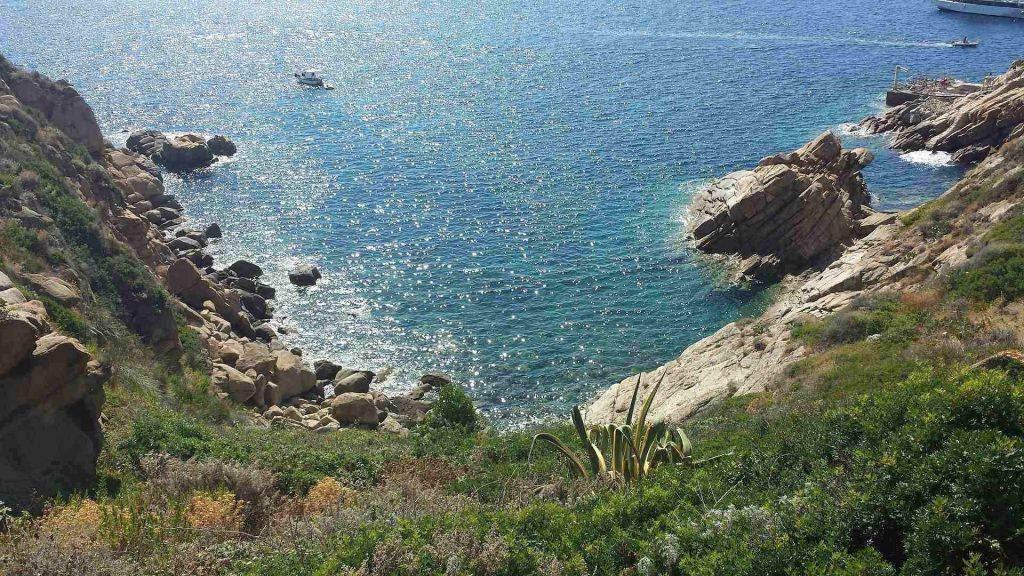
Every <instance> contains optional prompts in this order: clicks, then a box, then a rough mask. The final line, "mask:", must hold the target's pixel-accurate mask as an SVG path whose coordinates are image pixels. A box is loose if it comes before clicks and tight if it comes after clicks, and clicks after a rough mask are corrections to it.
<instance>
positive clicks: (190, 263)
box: [0, 56, 451, 507]
mask: <svg viewBox="0 0 1024 576" xmlns="http://www.w3.org/2000/svg"><path fill="white" fill-rule="evenodd" d="M236 151H237V146H236V145H235V144H234V143H233V142H231V141H230V140H229V139H228V138H226V137H224V136H220V135H218V136H214V137H212V138H204V137H202V136H199V135H194V134H185V135H181V136H176V137H174V138H168V137H167V136H165V135H163V134H161V133H159V132H156V131H153V130H146V131H142V132H138V133H135V134H132V135H131V136H130V137H129V142H128V146H126V147H125V148H116V147H114V146H112V145H110V144H109V143H107V142H105V141H104V139H103V136H102V134H101V132H100V128H99V125H98V123H97V122H96V118H95V116H94V115H93V112H92V110H91V109H90V107H89V106H88V104H87V103H86V102H85V101H84V99H82V97H81V96H80V95H79V94H78V92H77V91H76V90H75V89H74V88H73V87H72V86H71V85H70V84H68V83H67V82H63V81H57V82H55V81H53V80H50V79H49V78H47V77H45V76H43V75H40V74H38V73H34V72H28V71H26V70H24V69H21V68H19V67H17V66H15V65H13V64H11V63H10V62H8V61H7V60H6V59H4V58H3V57H2V56H0V173H3V175H4V179H2V180H0V225H2V226H3V227H4V230H5V240H4V241H5V242H7V243H6V244H5V246H6V247H8V248H9V249H11V252H8V253H4V254H2V256H3V264H4V271H2V272H0V342H2V343H3V346H2V348H3V350H0V396H2V398H3V402H2V403H0V404H2V409H0V442H2V443H3V444H4V446H5V451H4V453H3V455H0V486H3V487H4V489H3V491H2V493H0V499H3V500H4V502H6V503H8V504H11V505H14V506H16V507H23V506H27V505H29V504H30V503H32V502H38V501H39V499H40V498H43V497H48V496H50V495H52V494H54V493H55V492H56V491H57V489H58V487H75V486H79V487H80V486H88V485H90V484H91V482H92V481H93V475H94V473H95V463H96V458H97V457H98V455H99V452H100V448H101V446H102V443H103V426H102V424H101V420H102V410H103V405H104V385H105V383H107V382H108V381H109V380H111V379H112V374H111V366H110V365H108V364H107V363H106V362H105V361H104V359H103V358H102V357H101V356H102V355H103V352H102V351H101V352H97V351H94V349H92V348H90V347H89V346H87V345H86V344H85V343H84V342H86V341H92V342H94V343H104V342H106V341H107V339H108V338H109V335H107V334H104V333H102V331H101V330H100V329H98V328H97V327H96V326H94V325H90V324H88V323H86V322H85V321H84V320H83V319H84V316H83V314H82V312H83V311H84V310H85V309H86V308H90V309H94V310H95V309H100V308H103V309H104V310H105V311H104V312H103V313H104V314H109V313H111V312H114V313H115V314H116V315H117V316H118V317H119V318H118V320H119V321H120V322H122V323H123V325H124V326H125V327H127V328H129V329H130V330H131V331H132V332H134V333H135V334H136V335H137V336H138V338H139V339H140V340H141V343H142V344H143V345H145V346H147V347H148V351H145V352H143V353H144V354H154V358H152V359H151V361H152V363H153V364H154V365H155V364H157V363H159V362H162V361H164V359H172V360H174V359H177V358H179V357H180V356H182V354H183V344H182V342H183V341H185V340H186V339H187V338H185V336H186V335H185V334H183V331H191V332H193V333H194V334H195V336H196V337H197V338H198V340H199V342H200V343H201V345H202V347H204V348H205V349H206V350H207V351H208V362H209V365H208V366H206V367H204V368H203V369H204V370H205V371H206V372H207V373H208V376H209V381H210V382H211V384H212V385H211V392H212V393H215V394H216V395H217V396H219V397H220V398H222V399H223V400H225V401H230V402H233V403H236V404H239V405H244V406H247V407H249V408H250V409H251V423H252V424H254V425H256V426H288V427H296V428H301V429H304V430H309V431H311V432H312V431H315V432H318V433H328V432H331V431H335V430H339V429H341V428H343V427H359V428H363V429H372V430H381V431H386V432H390V433H395V434H401V435H405V434H407V433H408V430H409V428H411V427H413V426H416V425H417V424H419V423H420V422H422V421H423V420H424V418H425V416H426V413H427V411H428V410H429V409H430V408H431V406H432V403H433V402H434V400H435V398H436V391H437V390H438V389H439V388H441V387H442V386H444V385H446V384H450V383H451V380H450V378H448V377H447V376H445V375H443V374H436V373H430V374H425V375H423V377H422V378H421V379H420V381H419V382H418V384H417V385H416V386H415V388H413V389H412V390H410V391H409V392H408V393H407V394H404V395H398V396H393V397H388V396H386V395H384V394H383V393H381V392H379V391H377V390H374V389H373V384H374V383H375V382H380V381H382V380H383V379H384V378H385V377H386V373H385V372H381V373H374V372H373V371H369V370H365V369H363V368H362V367H349V366H340V365H338V364H336V363H333V362H331V361H330V360H328V359H323V360H317V361H316V362H310V361H309V360H308V359H307V358H305V357H304V356H303V353H302V350H301V349H299V348H294V347H289V346H287V345H286V344H285V343H284V342H283V341H282V339H281V338H280V334H279V332H278V331H277V330H275V329H274V328H273V326H272V325H271V324H270V323H269V322H268V321H269V320H271V319H272V318H273V313H274V311H273V299H274V298H275V296H276V293H277V289H276V288H275V287H273V286H270V285H268V284H266V283H264V282H262V281H261V276H262V269H261V267H260V266H259V265H258V264H256V263H253V262H248V261H245V260H238V261H235V262H233V263H231V264H230V265H228V266H218V265H217V263H216V262H214V259H213V257H212V256H211V255H210V254H209V253H208V252H207V251H206V248H207V247H208V246H209V244H210V243H211V242H216V241H217V238H220V237H221V236H222V235H223V233H224V232H223V231H222V230H221V228H220V226H219V225H218V224H216V223H210V224H208V225H206V226H202V227H196V226H193V225H192V224H191V223H190V222H189V220H188V218H187V216H186V215H185V214H184V211H183V208H182V205H181V204H180V203H179V202H178V200H177V199H176V198H175V197H174V196H173V195H170V194H167V191H166V189H165V187H164V182H163V175H162V172H161V170H168V171H179V172H187V171H189V170H196V169H204V168H210V167H211V166H213V167H214V168H213V169H216V168H215V163H216V161H217V159H218V158H220V157H223V156H229V155H232V154H234V153H236ZM25 167H30V168H31V169H28V168H25ZM58 232H59V233H58ZM62 252H63V253H62ZM320 276H321V273H320V270H319V269H318V268H316V267H315V266H313V265H309V264H306V265H301V266H298V267H296V269H295V270H293V271H292V273H291V274H290V275H289V277H290V281H291V283H293V284H295V285H296V286H310V285H313V284H315V283H316V281H317V280H318V279H319V278H320ZM101 293H102V294H101ZM101 348H102V347H101V346H99V345H97V346H96V350H99V349H101Z"/></svg>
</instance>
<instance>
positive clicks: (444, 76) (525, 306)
mask: <svg viewBox="0 0 1024 576" xmlns="http://www.w3.org/2000/svg"><path fill="white" fill-rule="evenodd" d="M964 35H967V36H970V37H972V38H975V37H978V38H981V39H982V41H983V44H982V46H981V48H979V49H976V50H957V49H953V48H949V47H948V46H946V45H944V43H945V42H948V41H949V40H950V39H953V38H958V37H962V36H964ZM1022 38H1024V22H1017V21H1012V20H1003V19H995V18H987V17H974V16H966V15H954V14H947V13H940V12H939V11H938V10H936V9H935V8H934V7H933V5H932V4H931V3H930V2H928V1H926V0H890V1H888V2H877V1H876V0H846V1H840V0H836V1H830V2H820V1H810V0H778V1H774V2H765V1H763V0H678V1H675V2H650V1H636V0H625V1H615V2H611V1H608V0H577V1H571V2H570V1H566V0H538V1H537V2H516V1H510V0H474V1H467V0H449V1H439V0H329V1H328V0H313V1H305V0H303V1H300V0H260V1H254V0H249V1H243V0H236V1H231V0H203V1H199V0H185V1H180V2H166V1H164V0H117V1H113V0H87V1H86V0H60V1H57V0H22V1H11V0H0V51H2V52H3V53H4V54H6V55H7V56H8V57H10V58H11V59H13V60H14V61H16V62H18V63H21V64H23V65H26V66H28V67H31V68H34V69H38V70H40V71H42V72H44V73H46V74H49V75H51V76H56V77H64V78H67V79H69V80H70V81H72V82H73V83H74V84H75V85H76V86H77V87H78V89H79V90H80V91H81V92H82V93H83V94H84V96H85V97H86V98H87V99H88V101H89V102H90V103H91V104H92V106H93V108H94V109H95V111H96V114H97V116H98V118H99V120H100V122H101V124H102V126H103V128H104V130H105V132H106V133H107V134H108V136H109V137H110V138H111V139H112V140H118V139H122V140H123V138H124V133H123V131H124V130H128V129H134V128H138V127H155V128H159V129H161V130H164V131H169V132H179V131H192V130H199V131H203V132H208V133H223V134H226V135H229V136H230V137H231V138H233V139H234V140H235V141H236V142H237V143H238V145H239V147H240V150H241V151H240V153H239V154H238V156H237V157H236V158H235V159H233V160H232V161H231V162H228V163H223V164H218V165H216V166H214V167H213V168H212V169H210V170H208V171H204V172H202V173H199V174H195V175H191V176H187V177H185V178H176V177H168V178H167V184H168V188H169V189H170V190H171V192H173V193H174V194H177V195H178V196H179V198H180V199H181V201H182V203H183V204H184V205H185V207H186V209H187V211H188V213H189V215H190V216H191V217H192V218H193V219H194V220H195V221H196V222H199V223H206V222H211V221H217V222H219V223H220V224H221V225H222V226H223V228H224V229H225V230H226V236H225V238H224V239H223V240H221V241H220V242H219V243H217V244H215V245H214V247H213V252H214V254H215V255H216V257H217V258H218V260H219V261H220V262H221V263H222V264H226V263H228V261H229V260H231V259H234V258H238V257H245V258H249V259H251V260H253V261H256V262H259V263H261V264H262V265H263V266H264V269H265V270H266V271H267V275H268V278H269V280H270V281H271V282H272V283H273V284H275V285H276V286H277V287H278V300H277V302H276V309H277V314H278V317H279V319H280V320H281V323H282V324H283V325H285V326H288V327H290V328H291V329H292V330H291V333H290V334H289V335H288V337H287V338H288V340H289V341H290V342H292V343H294V344H296V345H299V346H301V347H303V348H304V349H305V350H306V351H307V355H308V356H309V357H311V358H319V357H331V358H335V359H338V360H341V361H342V362H344V363H345V364H346V365H352V366H357V367H365V368H370V369H378V370H379V369H381V368H383V367H385V366H393V367H394V368H395V372H394V374H393V375H392V377H391V378H390V379H389V380H388V382H387V383H386V386H387V387H390V388H391V389H401V388H403V387H407V386H408V385H409V384H410V383H411V382H413V381H414V380H415V379H416V377H417V376H418V375H419V374H420V373H421V372H422V371H424V370H427V369H442V370H446V371H449V372H451V373H452V374H454V375H455V376H457V377H458V379H459V380H461V381H462V382H464V383H466V384H468V385H469V386H471V392H472V395H473V396H474V398H475V399H476V401H477V402H478V404H479V405H480V407H481V408H482V409H484V410H485V411H487V412H488V413H489V414H490V415H491V417H492V418H493V419H494V420H495V421H496V422H497V423H498V424H500V425H506V426H507V425H515V424H519V423H523V422H528V421H531V420H534V419H537V418H545V417H548V416H550V415H553V414H559V415H560V414H564V411H565V410H566V408H567V406H569V405H570V404H572V403H574V402H579V401H584V400H586V399H588V398H589V397H591V396H592V395H593V394H594V393H595V392H596V391H597V390H599V389H601V388H602V387H604V386H606V385H608V384H609V383H611V382H614V381H618V380H619V379H620V378H622V377H624V376H626V375H628V374H630V373H632V372H635V371H637V370H641V369H649V368H652V367H654V366H656V365H658V364H659V363H663V362H665V361H667V360H669V359H671V358H673V357H675V356H676V355H677V354H678V353H679V352H680V351H681V350H682V349H683V348H684V347H685V346H686V345H688V344H689V343H691V342H693V341H694V340H696V339H698V338H701V337H702V336H705V335H707V334H709V333H710V332H713V331H714V330H716V329H717V328H718V327H720V326H722V325H723V324H725V323H726V322H728V321H731V320H734V319H736V318H738V317H739V316H741V315H744V314H749V313H753V312H756V311H757V310H758V308H759V307H760V306H763V303H764V301H765V300H766V295H765V294H764V293H763V292H762V291H759V290H754V289H740V288H735V287H729V286H725V285H722V283H721V282H720V281H718V280H717V279H716V278H717V277H718V275H717V274H716V270H715V269H714V268H713V267H711V266H709V265H707V264H706V263H703V262H702V260H701V259H700V258H699V257H697V256H696V255H695V254H694V253H693V251H692V250H691V248H690V247H689V246H688V245H687V243H686V241H685V239H684V238H683V234H682V222H681V220H682V217H683V215H684V214H685V210H686V206H687V203H688V200H689V198H690V196H691V195H692V193H693V192H694V191H695V190H696V189H698V188H699V187H700V186H701V185H702V183H705V182H707V181H708V180H709V179H711V178H714V177H717V176H721V175H723V174H725V173H727V172H729V171H731V170H734V169H738V168H742V167H747V166H750V165H752V164H753V163H755V162H756V161H757V160H758V159H759V158H760V157H762V156H765V155H768V154H770V153H774V152H778V151H786V150H791V149H794V148H796V147H798V146H800V145H801V144H802V143H804V142H805V141H807V140H808V139H810V138H812V137H814V136H816V135H817V134H819V133H820V132H822V131H823V130H826V129H836V130H839V129H841V127H842V126H843V125H844V124H846V123H849V122H854V121H857V120H859V119H860V118H862V117H864V116H866V115H868V114H870V113H872V112H875V111H877V110H880V109H881V107H882V103H881V99H882V94H883V92H884V90H885V88H886V86H887V85H888V83H889V82H890V81H891V75H892V70H893V66H894V65H896V64H902V65H904V66H907V67H908V68H910V69H911V70H912V71H913V72H914V73H928V74H939V73H950V74H953V75H956V76H960V77H966V78H971V79H980V78H981V77H982V76H983V75H984V74H986V73H988V72H999V71H1002V70H1004V69H1005V68H1006V67H1007V65H1009V63H1010V62H1011V61H1012V60H1013V59H1014V58H1016V57H1020V56H1022V55H1024V48H1022V47H1021V46H1022V45H1021V39H1022ZM306 67H318V68H322V69H323V73H324V74H325V75H326V76H327V77H328V78H329V80H330V82H331V83H333V84H334V85H335V86H336V88H337V89H336V90H334V91H318V90H306V89H300V88H298V87H296V86H295V85H294V82H293V79H292V78H291V73H292V72H293V71H294V70H296V69H301V68H306ZM844 139H845V140H846V141H847V143H848V145H851V146H852V145H867V146H871V147H872V148H874V149H876V151H877V152H878V160H877V161H876V162H875V163H874V164H873V165H872V166H871V167H869V169H868V170H867V171H866V174H867V180H868V183H869V186H870V188H871V190H872V191H873V192H874V194H875V196H876V203H877V204H878V205H880V206H881V207H883V208H905V207H909V206H913V205H916V204H918V203H920V202H921V201H923V200H925V199H927V198H930V197H933V196H935V195H937V194H939V193H941V191H943V190H944V189H945V187H947V186H948V185H949V184H950V183H951V182H952V180H954V179H955V178H956V177H957V175H958V172H957V170H956V169H955V168H951V167H943V166H934V165H928V164H924V163H913V162H908V161H907V160H905V159H901V158H899V157H898V156H896V155H894V154H892V153H890V152H887V151H886V150H885V148H884V144H885V142H884V140H881V139H877V138H858V137H855V136H853V135H848V134H847V135H844ZM301 261H312V262H315V263H317V264H318V265H319V266H320V267H321V269H322V270H323V271H324V275H325V278H324V280H323V281H322V282H321V283H320V284H319V285H318V286H317V287H315V288H312V289H298V288H294V287H292V286H290V285H289V284H288V281H287V278H286V273H287V270H288V268H289V267H290V266H291V265H292V264H294V263H296V262H301Z"/></svg>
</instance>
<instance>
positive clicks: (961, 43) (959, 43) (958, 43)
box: [949, 36, 981, 48]
mask: <svg viewBox="0 0 1024 576" xmlns="http://www.w3.org/2000/svg"><path fill="white" fill-rule="evenodd" d="M949 45H950V46H952V47H953V48H977V47H978V46H980V45H981V41H980V40H968V39H967V37H966V36H965V37H964V39H963V40H954V41H952V42H950V43H949Z"/></svg>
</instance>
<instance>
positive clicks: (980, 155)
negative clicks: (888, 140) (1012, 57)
mask: <svg viewBox="0 0 1024 576" xmlns="http://www.w3.org/2000/svg"><path fill="white" fill-rule="evenodd" d="M860 126H861V128H862V129H863V130H865V131H866V132H868V133H872V134H880V133H883V132H890V133H892V134H893V138H892V144H891V145H892V147H893V148H895V149H897V150H903V151H907V152H909V151H915V150H931V151H935V152H948V153H950V154H952V155H953V161H954V162H957V163H960V164H974V163H977V162H980V161H981V160H984V159H985V158H986V157H988V156H989V155H990V154H992V152H994V151H995V150H997V149H998V148H999V147H1000V146H1002V145H1003V143H1004V142H1007V141H1010V140H1013V139H1015V138H1017V137H1018V136H1021V135H1024V60H1018V61H1017V62H1014V63H1013V65H1012V66H1011V67H1010V69H1009V71H1007V72H1006V73H1005V74H1002V75H1000V76H996V77H994V78H990V79H988V80H987V81H986V82H985V84H984V86H983V87H982V89H981V90H979V91H977V92H973V93H971V94H968V95H965V96H961V97H959V98H956V99H953V100H942V99H938V98H923V99H920V100H914V101H911V102H907V103H905V104H901V105H899V106H893V107H892V108H889V109H888V110H886V112H885V113H884V114H882V115H880V116H871V117H869V118H866V119H865V120H863V121H862V122H861V123H860Z"/></svg>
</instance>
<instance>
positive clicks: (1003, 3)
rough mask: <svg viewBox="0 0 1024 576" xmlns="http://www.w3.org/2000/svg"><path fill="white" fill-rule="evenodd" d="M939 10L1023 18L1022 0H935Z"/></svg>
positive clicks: (1023, 5) (1023, 2) (1023, 4)
mask: <svg viewBox="0 0 1024 576" xmlns="http://www.w3.org/2000/svg"><path fill="white" fill-rule="evenodd" d="M935 5H936V6H938V7H939V10H949V11H951V12H967V13H969V14H985V15H986V16H1004V17H1007V18H1024V1H1019V0H935Z"/></svg>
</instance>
